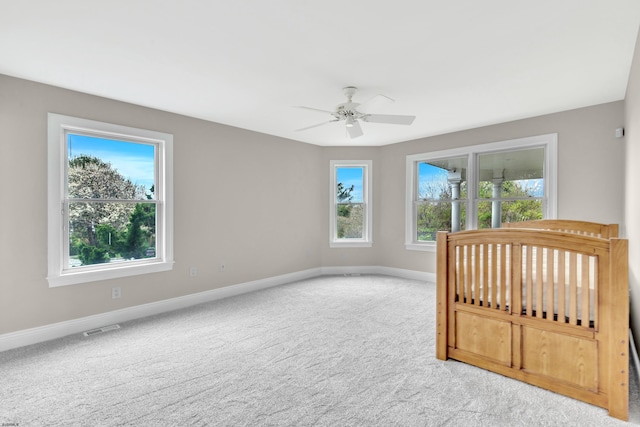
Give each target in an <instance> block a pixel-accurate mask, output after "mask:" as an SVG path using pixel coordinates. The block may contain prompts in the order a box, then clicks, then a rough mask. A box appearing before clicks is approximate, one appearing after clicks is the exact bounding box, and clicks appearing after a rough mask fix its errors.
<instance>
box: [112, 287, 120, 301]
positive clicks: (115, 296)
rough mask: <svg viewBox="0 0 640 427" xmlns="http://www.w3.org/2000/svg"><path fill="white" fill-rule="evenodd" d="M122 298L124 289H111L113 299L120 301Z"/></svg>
mask: <svg viewBox="0 0 640 427" xmlns="http://www.w3.org/2000/svg"><path fill="white" fill-rule="evenodd" d="M121 296H122V289H120V287H116V288H111V299H118V298H120V297H121Z"/></svg>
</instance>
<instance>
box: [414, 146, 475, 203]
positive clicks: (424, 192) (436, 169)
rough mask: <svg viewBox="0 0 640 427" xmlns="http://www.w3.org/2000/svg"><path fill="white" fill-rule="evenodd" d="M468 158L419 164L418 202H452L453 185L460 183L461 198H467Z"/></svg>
mask: <svg viewBox="0 0 640 427" xmlns="http://www.w3.org/2000/svg"><path fill="white" fill-rule="evenodd" d="M466 171H467V158H466V157H458V158H451V159H444V160H433V161H428V162H419V163H418V186H417V195H416V196H417V200H451V198H452V191H451V190H452V188H451V184H456V183H459V184H460V187H459V190H460V194H459V195H458V197H459V198H466V197H467V183H466V178H467V174H466Z"/></svg>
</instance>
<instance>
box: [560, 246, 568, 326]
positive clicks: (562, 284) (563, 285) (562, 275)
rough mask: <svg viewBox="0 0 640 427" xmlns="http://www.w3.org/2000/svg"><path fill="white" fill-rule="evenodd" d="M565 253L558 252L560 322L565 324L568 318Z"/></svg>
mask: <svg viewBox="0 0 640 427" xmlns="http://www.w3.org/2000/svg"><path fill="white" fill-rule="evenodd" d="M564 255H565V252H564V251H558V322H560V323H565V316H566V314H565V313H566V304H567V302H566V289H567V283H566V282H565V267H566V264H565V256H564Z"/></svg>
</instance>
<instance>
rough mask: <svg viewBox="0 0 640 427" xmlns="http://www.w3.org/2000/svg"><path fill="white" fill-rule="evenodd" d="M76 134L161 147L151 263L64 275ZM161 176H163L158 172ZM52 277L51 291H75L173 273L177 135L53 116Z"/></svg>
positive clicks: (50, 123)
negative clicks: (70, 138) (69, 149)
mask: <svg viewBox="0 0 640 427" xmlns="http://www.w3.org/2000/svg"><path fill="white" fill-rule="evenodd" d="M67 130H73V131H78V132H88V133H90V134H94V135H95V134H99V135H100V134H101V135H102V136H104V137H106V138H113V139H118V138H125V139H129V140H132V139H133V140H134V141H135V140H138V141H149V142H153V143H154V144H157V145H158V148H159V149H158V150H157V151H158V153H157V156H158V169H161V170H162V171H163V173H159V174H157V175H158V177H159V178H160V179H157V182H156V186H155V195H156V200H157V220H156V226H157V253H156V258H154V259H153V260H152V261H149V260H141V261H139V262H131V263H126V264H100V265H96V266H93V268H91V269H83V270H80V271H73V270H69V269H65V266H64V250H65V249H64V248H63V245H64V244H65V242H66V241H67V239H65V236H64V233H65V230H66V227H67V224H66V219H65V216H64V215H63V212H64V210H63V207H62V203H63V200H64V199H65V197H66V194H65V191H66V184H65V173H64V171H65V165H66V162H67V158H66V148H65V147H66V141H65V132H66V131H67ZM158 172H159V171H158ZM47 212H48V231H47V237H48V275H47V280H48V281H49V287H57V286H66V285H74V284H79V283H86V282H93V281H97V280H106V279H115V278H121V277H127V276H134V275H139V274H147V273H156V272H161V271H169V270H171V269H173V263H174V261H173V135H171V134H167V133H164V132H156V131H151V130H145V129H137V128H132V127H127V126H120V125H115V124H110V123H103V122H98V121H94V120H87V119H81V118H77V117H70V116H64V115H60V114H53V113H49V114H48V210H47Z"/></svg>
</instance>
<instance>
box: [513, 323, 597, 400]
mask: <svg viewBox="0 0 640 427" xmlns="http://www.w3.org/2000/svg"><path fill="white" fill-rule="evenodd" d="M597 348H598V345H597V342H596V341H594V340H590V339H585V338H578V337H573V336H570V335H565V334H559V333H556V332H551V331H545V330H541V329H537V328H530V327H526V326H524V327H522V349H523V351H522V368H523V369H525V370H527V371H528V372H531V373H537V374H540V375H545V376H548V377H552V378H557V379H559V380H562V381H566V382H568V383H571V384H574V385H576V386H579V387H582V388H585V389H588V390H592V391H597V388H598V363H597V359H598V358H597Z"/></svg>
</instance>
